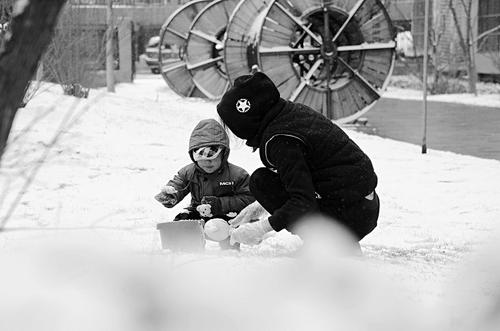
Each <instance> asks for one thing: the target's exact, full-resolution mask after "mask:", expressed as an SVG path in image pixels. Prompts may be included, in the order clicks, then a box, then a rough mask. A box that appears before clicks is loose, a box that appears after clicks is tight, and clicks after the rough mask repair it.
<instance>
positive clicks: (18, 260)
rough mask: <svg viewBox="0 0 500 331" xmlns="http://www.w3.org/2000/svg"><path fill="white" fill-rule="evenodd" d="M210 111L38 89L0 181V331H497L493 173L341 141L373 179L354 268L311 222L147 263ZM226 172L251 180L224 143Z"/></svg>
mask: <svg viewBox="0 0 500 331" xmlns="http://www.w3.org/2000/svg"><path fill="white" fill-rule="evenodd" d="M391 93H392V92H391V91H390V90H389V91H388V92H387V95H386V96H387V97H391ZM402 96H403V94H402V93H399V92H398V97H402ZM494 97H495V96H494ZM496 97H497V99H498V96H496ZM452 98H453V101H454V102H459V101H460V100H462V101H463V102H476V101H477V102H478V104H485V103H487V104H488V105H495V103H494V101H491V102H490V101H488V100H486V99H484V98H475V97H474V98H468V97H467V96H457V95H454V96H452ZM215 105H216V102H214V101H207V100H201V99H186V98H182V97H180V96H178V95H176V94H175V93H174V92H172V91H171V90H169V89H168V87H167V85H166V84H165V82H164V81H163V80H162V79H161V77H160V76H152V75H143V76H139V77H138V78H137V79H136V80H135V81H134V83H132V84H119V85H117V87H116V93H108V92H106V90H105V89H99V90H92V91H91V92H90V96H89V98H88V99H77V98H73V97H69V96H64V95H63V94H62V91H61V89H60V87H58V86H54V85H44V86H42V88H41V89H40V90H39V91H38V93H37V94H36V96H35V97H34V98H33V99H32V100H31V101H30V102H29V103H28V105H27V107H26V108H23V109H20V110H19V112H18V115H17V117H16V120H15V123H14V128H13V130H12V132H11V136H10V144H9V147H8V150H7V151H6V153H5V154H4V156H3V159H2V164H1V168H0V222H1V223H0V224H2V226H5V228H4V231H3V232H0V247H1V248H2V250H1V252H0V265H1V266H2V272H0V293H1V299H0V330H37V331H45V330H47V331H49V330H50V331H58V330H65V331H67V330H72V331H78V330H82V331H83V330H93V331H98V330H103V331H104V330H106V331H113V330H120V331H128V330H141V331H144V330H166V329H168V330H370V331H373V330H403V329H404V330H440V331H442V330H472V329H475V330H497V329H498V326H499V325H500V310H499V307H500V259H498V256H496V254H497V252H498V248H499V247H498V245H497V244H496V241H495V240H498V238H499V237H498V234H499V233H498V232H499V231H498V220H499V219H500V205H499V204H498V199H499V197H500V186H499V185H498V182H499V181H498V179H499V178H500V162H499V161H496V160H488V159H480V158H476V157H471V156H465V155H459V154H454V153H451V152H446V151H436V150H429V151H428V153H427V154H425V155H422V154H421V153H420V147H419V146H416V145H411V144H408V143H403V142H398V141H394V140H390V139H383V138H380V137H377V136H373V135H366V134H363V133H359V132H356V131H353V130H352V129H350V128H345V130H346V132H347V133H348V134H349V135H350V136H351V137H352V138H353V139H354V140H355V141H356V142H357V143H358V144H359V145H360V146H361V147H362V149H363V150H364V151H365V152H366V153H367V154H368V155H369V156H370V157H371V159H372V161H373V164H374V167H375V170H376V172H377V174H378V176H379V186H378V188H377V191H378V194H379V195H380V197H381V214H380V218H379V225H378V227H377V228H376V229H375V230H374V231H373V232H372V233H371V234H369V235H368V236H367V237H366V238H364V239H363V240H362V241H361V247H362V250H363V256H354V257H352V256H346V255H345V254H344V253H345V252H346V247H347V245H348V244H346V243H348V242H349V238H348V237H347V236H346V235H345V233H344V231H343V230H342V229H340V228H338V227H337V226H335V225H334V223H333V222H331V221H325V220H322V219H308V220H304V224H305V225H307V226H304V229H305V230H304V232H301V233H300V236H299V235H297V234H291V233H289V232H286V231H281V232H279V233H277V234H275V235H273V236H269V237H268V238H266V240H265V241H264V242H263V243H262V244H260V245H258V246H244V245H243V246H242V249H241V251H240V252H237V251H221V250H219V246H218V245H217V244H216V243H213V242H209V243H208V246H207V249H206V252H204V253H200V254H195V253H174V252H170V251H168V250H164V249H162V245H161V240H160V236H159V232H158V230H156V224H157V223H159V222H164V221H168V220H171V219H172V218H173V217H174V216H175V215H176V213H178V212H179V211H180V210H181V209H182V207H184V206H186V205H187V204H188V203H189V198H186V199H185V200H184V201H183V202H182V203H181V204H180V205H178V206H176V207H175V208H173V209H166V208H164V207H163V206H162V205H160V204H159V203H158V202H157V201H156V200H154V198H153V196H154V195H155V194H157V193H158V192H159V190H160V188H161V186H162V185H163V184H165V183H166V181H167V180H168V179H170V177H171V176H173V175H174V174H175V173H176V171H177V170H178V169H179V168H180V167H182V166H183V165H185V164H187V163H188V162H190V160H189V156H188V153H187V146H188V139H189V135H190V133H191V130H192V129H193V128H194V126H195V125H196V124H197V122H198V121H199V120H201V119H204V118H214V117H216V112H215ZM229 160H230V161H231V162H233V163H235V164H237V165H240V166H242V167H244V168H246V169H247V171H249V172H250V173H251V172H252V171H253V170H254V169H256V168H257V167H259V166H260V161H259V158H258V154H257V153H251V151H250V149H249V148H247V147H246V146H244V144H243V143H242V142H241V141H238V140H237V139H233V140H232V150H231V154H230V156H229Z"/></svg>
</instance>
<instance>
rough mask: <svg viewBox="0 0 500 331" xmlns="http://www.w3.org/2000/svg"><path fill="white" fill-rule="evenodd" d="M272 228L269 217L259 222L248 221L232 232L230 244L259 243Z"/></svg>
mask: <svg viewBox="0 0 500 331" xmlns="http://www.w3.org/2000/svg"><path fill="white" fill-rule="evenodd" d="M272 230H273V228H272V227H271V225H270V224H269V220H268V219H267V218H265V219H263V220H261V221H257V222H252V223H246V224H243V225H241V226H240V227H238V228H236V229H234V230H232V231H231V232H230V235H231V237H230V240H229V244H230V245H234V244H235V243H237V242H238V243H242V244H245V245H257V244H259V243H260V242H261V241H262V237H264V235H265V234H266V233H268V232H269V231H272Z"/></svg>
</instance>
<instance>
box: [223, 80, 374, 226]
mask: <svg viewBox="0 0 500 331" xmlns="http://www.w3.org/2000/svg"><path fill="white" fill-rule="evenodd" d="M242 100H243V101H242ZM242 104H245V105H247V107H242V106H241V105H242ZM217 111H218V113H219V115H220V117H221V118H222V120H223V121H224V123H225V124H226V125H227V126H228V127H229V128H230V129H231V131H233V133H234V134H235V135H237V136H238V137H240V138H242V139H246V140H247V145H249V146H251V147H254V148H258V149H259V152H260V158H261V161H262V163H263V164H264V165H265V166H266V167H267V168H268V169H272V170H274V171H276V172H277V174H278V175H279V178H280V180H281V183H282V185H283V187H284V188H285V190H286V192H287V194H288V197H289V198H288V200H287V201H286V202H285V203H284V204H283V205H282V207H281V208H278V209H277V210H275V211H274V212H273V213H272V215H271V216H270V217H269V223H270V224H271V226H272V227H273V228H274V229H275V230H276V231H279V230H281V229H283V228H287V229H290V227H291V225H292V224H293V223H294V222H295V221H296V220H298V219H299V218H300V217H301V216H304V215H305V214H308V213H314V212H317V211H319V210H321V211H328V213H329V214H331V215H335V216H337V217H339V215H345V213H344V211H345V210H348V209H350V208H353V207H354V208H356V204H358V203H361V202H362V201H363V199H365V197H366V196H367V195H370V194H371V193H372V192H373V191H374V189H375V187H376V186H377V176H376V174H375V172H374V169H373V166H372V163H371V161H370V159H369V158H368V156H367V155H366V154H365V153H364V152H363V151H362V150H361V149H360V148H359V147H358V146H357V145H356V143H354V141H352V140H351V139H350V138H349V137H348V136H347V134H346V133H345V132H344V131H343V130H342V129H341V128H339V127H338V126H337V125H335V124H334V123H333V122H332V121H330V120H329V119H327V118H326V117H324V116H323V115H322V114H320V113H318V112H316V111H314V110H313V109H311V108H310V107H307V106H305V105H303V104H300V103H294V102H290V101H287V100H284V99H282V98H280V95H279V92H278V90H277V88H276V86H274V84H273V83H272V81H271V80H270V79H269V78H268V77H267V76H266V75H264V74H263V73H260V72H258V73H255V74H254V75H248V76H242V77H240V78H238V79H237V80H236V81H235V85H234V86H233V87H232V88H231V89H230V90H229V91H228V92H226V94H225V95H224V96H223V98H222V100H221V102H220V103H219V105H218V106H217ZM252 176H253V175H252ZM251 181H252V180H251ZM269 190H270V191H271V188H269ZM377 199H378V198H377ZM377 217H378V211H377V215H374V218H375V222H376V218H377ZM340 221H342V222H344V223H346V224H352V223H355V222H364V221H365V220H363V219H343V220H340ZM367 222H373V220H369V221H368V220H367ZM375 224H376V223H375ZM373 227H374V226H373V224H370V225H369V226H367V227H366V228H370V231H371V229H373ZM360 236H361V235H360Z"/></svg>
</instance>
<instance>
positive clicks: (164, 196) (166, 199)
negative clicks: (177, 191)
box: [155, 192, 177, 208]
mask: <svg viewBox="0 0 500 331" xmlns="http://www.w3.org/2000/svg"><path fill="white" fill-rule="evenodd" d="M155 199H156V200H157V201H158V202H160V203H161V204H162V205H163V206H164V207H167V208H172V207H173V206H175V205H176V204H177V199H176V198H175V196H174V195H173V194H168V193H165V192H160V193H158V194H157V195H155Z"/></svg>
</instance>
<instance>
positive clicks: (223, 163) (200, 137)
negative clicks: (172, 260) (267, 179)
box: [155, 119, 255, 246]
mask: <svg viewBox="0 0 500 331" xmlns="http://www.w3.org/2000/svg"><path fill="white" fill-rule="evenodd" d="M188 152H189V157H190V158H191V160H192V161H193V162H192V163H190V164H188V165H186V166H184V167H182V168H181V169H180V170H179V171H178V173H177V174H176V175H175V176H174V177H173V178H172V179H171V180H170V181H168V183H167V184H166V185H165V186H164V187H163V188H162V190H161V192H160V193H159V194H158V195H156V197H155V198H156V199H157V200H158V201H159V202H160V203H161V204H162V205H163V206H165V207H166V208H172V207H174V206H175V205H177V204H178V203H179V202H181V201H182V200H183V199H184V197H185V196H186V195H187V194H188V193H191V203H190V205H189V206H188V207H187V208H186V209H185V210H184V211H183V212H181V213H179V214H178V215H177V216H176V217H175V218H174V221H178V220H186V219H203V220H205V221H207V220H208V219H210V218H223V219H225V220H228V219H230V218H231V217H234V216H236V215H237V213H239V212H240V211H241V210H242V209H243V208H245V207H246V206H247V205H249V204H250V203H252V202H254V201H255V198H254V197H253V196H252V194H251V193H250V189H249V180H250V176H249V174H248V173H247V172H246V171H245V170H244V169H243V168H240V167H238V166H236V165H234V164H232V163H229V162H228V156H229V152H230V148H229V138H228V136H227V134H226V132H225V130H224V128H223V127H222V125H220V124H219V123H218V122H217V121H216V120H214V119H205V120H202V121H200V122H199V123H198V124H197V125H196V127H195V128H194V130H193V132H192V133H191V137H190V139H189V150H188ZM221 246H222V245H221Z"/></svg>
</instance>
